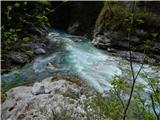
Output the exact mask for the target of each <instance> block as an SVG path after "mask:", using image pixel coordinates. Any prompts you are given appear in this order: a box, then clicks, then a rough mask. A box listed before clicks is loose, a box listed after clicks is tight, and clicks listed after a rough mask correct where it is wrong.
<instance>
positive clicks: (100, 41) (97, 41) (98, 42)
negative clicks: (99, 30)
mask: <svg viewBox="0 0 160 120" xmlns="http://www.w3.org/2000/svg"><path fill="white" fill-rule="evenodd" d="M92 43H93V45H95V46H99V47H103V48H104V47H105V48H107V47H108V46H111V45H112V44H111V40H110V39H108V38H107V37H105V36H103V35H98V36H97V37H95V38H94V39H93V41H92Z"/></svg>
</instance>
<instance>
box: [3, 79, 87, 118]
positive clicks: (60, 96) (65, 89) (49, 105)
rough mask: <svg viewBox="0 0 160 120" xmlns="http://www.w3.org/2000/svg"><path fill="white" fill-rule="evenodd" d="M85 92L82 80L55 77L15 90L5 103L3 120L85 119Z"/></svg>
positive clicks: (10, 92) (9, 92)
mask: <svg viewBox="0 0 160 120" xmlns="http://www.w3.org/2000/svg"><path fill="white" fill-rule="evenodd" d="M78 83H79V84H78ZM84 89H85V87H84V86H82V85H80V81H77V80H76V81H75V80H71V81H68V80H65V79H56V80H55V78H53V77H49V78H46V79H44V80H43V81H42V82H40V83H38V82H37V83H35V84H34V85H33V86H19V87H16V88H12V89H10V90H9V91H8V92H7V93H6V94H7V99H6V100H5V102H4V103H3V104H2V120H22V119H23V120H49V119H52V120H53V119H55V120H60V119H65V118H68V119H75V120H85V119H86V115H85V112H84V109H83V105H82V103H83V102H84V99H85V98H86V96H85V95H84Z"/></svg>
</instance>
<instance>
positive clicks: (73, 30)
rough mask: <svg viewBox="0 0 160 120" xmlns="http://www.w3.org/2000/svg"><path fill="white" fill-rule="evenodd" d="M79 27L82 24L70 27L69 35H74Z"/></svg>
mask: <svg viewBox="0 0 160 120" xmlns="http://www.w3.org/2000/svg"><path fill="white" fill-rule="evenodd" d="M79 25H80V24H79V23H78V22H76V23H74V24H73V25H71V26H69V27H68V29H67V31H68V33H70V34H73V33H74V32H75V31H76V30H77V28H78V27H79Z"/></svg>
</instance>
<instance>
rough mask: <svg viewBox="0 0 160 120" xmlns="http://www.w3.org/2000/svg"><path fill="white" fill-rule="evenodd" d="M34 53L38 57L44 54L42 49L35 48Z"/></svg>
mask: <svg viewBox="0 0 160 120" xmlns="http://www.w3.org/2000/svg"><path fill="white" fill-rule="evenodd" d="M34 53H35V54H37V55H40V54H45V53H46V51H45V50H44V49H42V48H37V49H35V50H34Z"/></svg>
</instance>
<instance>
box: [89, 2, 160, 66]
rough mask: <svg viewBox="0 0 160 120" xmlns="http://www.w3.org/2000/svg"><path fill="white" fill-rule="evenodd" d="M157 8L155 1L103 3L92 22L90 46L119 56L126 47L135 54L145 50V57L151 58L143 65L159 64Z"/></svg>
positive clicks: (159, 44)
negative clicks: (92, 29)
mask: <svg viewBox="0 0 160 120" xmlns="http://www.w3.org/2000/svg"><path fill="white" fill-rule="evenodd" d="M152 4H153V5H155V7H153V6H151V5H152ZM158 6H159V7H160V4H159V2H136V3H134V2H106V3H105V4H104V7H103V8H102V10H101V12H100V14H99V16H98V18H97V20H96V24H95V29H94V35H93V41H92V42H93V44H94V45H95V46H97V47H99V48H102V49H105V50H108V51H109V52H110V51H112V52H115V53H114V54H115V55H118V56H123V57H124V55H122V53H121V52H120V51H123V53H124V51H128V50H129V49H130V48H132V49H134V51H135V52H138V53H143V52H144V51H146V53H147V55H148V57H149V58H152V59H148V61H146V62H149V63H157V64H159V58H160V56H159V55H160V54H159V50H160V35H159V32H160V14H159V12H158V11H159V9H158V8H159V7H158ZM131 21H132V24H131ZM128 31H130V32H128ZM128 33H129V36H128ZM117 51H118V52H117ZM116 52H117V53H118V54H117V53H116ZM126 56H127V54H126ZM140 56H141V55H140ZM134 57H136V55H135V56H134ZM135 61H140V60H135ZM151 61H152V62H151Z"/></svg>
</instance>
